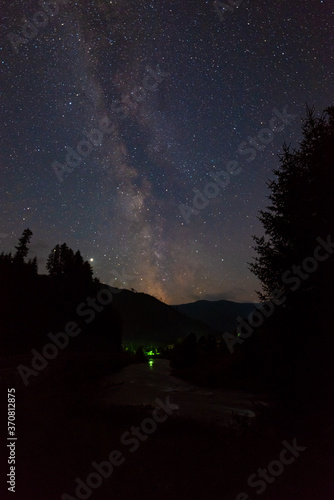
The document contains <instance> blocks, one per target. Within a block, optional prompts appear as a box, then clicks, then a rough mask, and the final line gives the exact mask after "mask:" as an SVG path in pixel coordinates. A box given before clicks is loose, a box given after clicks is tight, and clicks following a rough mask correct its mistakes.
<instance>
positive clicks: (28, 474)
mask: <svg viewBox="0 0 334 500" xmlns="http://www.w3.org/2000/svg"><path fill="white" fill-rule="evenodd" d="M130 368H131V367H130ZM73 375H74V374H73V373H71V372H70V371H67V372H62V373H58V374H52V375H50V376H49V377H44V378H41V379H40V380H38V381H36V384H31V386H29V387H28V388H21V389H20V390H18V392H17V396H16V400H17V436H18V445H17V469H16V471H17V493H16V498H18V499H19V500H21V499H22V500H23V499H26V498H34V500H45V499H46V498H47V499H48V500H56V499H58V500H59V499H61V496H62V495H64V494H65V493H66V494H67V495H69V496H68V497H63V498H66V499H67V500H68V498H79V497H77V496H76V494H75V488H76V486H77V482H76V478H79V479H81V480H82V481H86V479H87V477H88V475H89V474H90V473H91V472H92V463H93V462H96V463H97V464H101V463H102V462H103V461H106V460H107V459H108V457H109V456H110V453H111V451H112V450H118V451H120V452H121V453H122V456H123V457H124V458H125V461H124V463H122V464H121V465H119V466H115V467H114V470H113V473H112V475H111V476H110V477H109V478H106V479H103V481H102V483H101V485H100V486H99V487H98V488H96V489H94V490H93V491H92V494H91V498H92V499H97V500H106V499H109V498H115V499H117V500H128V499H129V498H133V499H134V500H141V499H144V498H145V499H147V498H148V497H152V496H153V497H159V498H161V499H166V500H167V499H173V500H181V499H182V500H183V499H185V498H186V499H188V498H189V499H190V498H191V499H195V500H196V499H198V500H203V499H206V500H216V499H217V500H218V499H219V500H225V499H226V500H230V499H231V500H235V499H236V498H238V497H237V495H238V494H239V493H240V492H242V491H245V492H246V493H247V492H248V493H249V498H252V497H253V496H254V493H255V490H254V488H250V487H249V486H248V485H247V481H248V478H249V476H250V475H251V474H254V473H256V472H257V470H258V468H261V467H262V468H263V467H266V466H267V464H268V463H270V462H271V461H273V460H275V459H276V458H277V456H278V455H279V453H280V452H281V450H282V448H283V445H282V442H283V441H287V442H288V443H290V444H291V443H293V440H294V439H296V440H297V444H298V446H302V447H306V450H305V451H304V452H303V453H300V456H299V457H298V459H296V460H295V461H294V463H292V464H291V465H289V466H286V467H285V469H284V473H282V474H281V476H280V477H278V478H275V482H273V483H270V484H269V483H268V484H267V487H266V491H265V492H264V493H263V495H262V497H261V498H263V500H266V499H270V500H280V499H282V498H284V500H295V499H296V498H303V499H310V500H311V499H312V500H313V499H314V498H321V499H322V500H331V499H332V494H331V489H330V486H331V485H330V484H329V481H330V480H331V479H330V478H331V470H332V463H333V459H334V456H333V442H334V435H333V429H332V423H331V415H329V414H327V415H326V414H323V415H320V414H318V413H317V412H314V415H313V416H311V415H308V416H306V415H304V414H302V413H299V414H298V413H292V412H289V411H287V410H282V409H281V410H280V412H279V413H275V412H271V411H269V412H263V413H262V414H261V415H259V416H258V418H257V420H256V423H255V425H253V426H251V427H245V428H243V427H242V426H241V425H238V423H237V422H235V423H234V424H233V425H231V426H229V427H227V428H226V427H221V426H216V425H214V424H211V425H207V424H205V423H204V422H198V421H196V420H195V419H193V418H189V417H188V418H185V417H181V416H177V411H173V412H172V413H173V414H171V415H169V416H168V418H167V419H166V420H165V421H163V422H161V423H158V424H157V427H156V429H155V430H154V432H152V433H151V434H148V435H147V439H145V440H143V441H142V440H141V439H139V438H138V440H139V442H140V443H139V444H140V446H138V448H137V449H135V450H134V451H133V452H131V450H130V446H129V445H127V446H126V445H124V444H123V443H122V440H121V439H122V436H123V435H124V433H125V432H129V430H130V429H131V428H132V427H135V428H136V427H139V428H141V426H142V423H143V422H144V421H145V419H146V420H147V419H152V414H153V411H154V405H146V404H145V406H143V404H141V405H138V404H136V405H132V406H129V405H127V406H124V405H120V406H117V405H109V406H108V407H106V406H105V405H104V401H103V398H102V399H101V395H102V394H104V390H105V388H106V385H105V383H106V379H105V378H96V379H94V380H90V379H89V378H88V379H81V378H79V377H75V376H73ZM115 376H119V377H120V376H121V373H120V374H117V375H116V374H115ZM108 380H109V378H108ZM115 383H116V382H115ZM180 384H181V385H182V381H180ZM117 387H120V388H121V387H122V386H114V388H115V394H116V393H117V390H118V389H117ZM180 392H181V391H180ZM169 396H170V401H171V402H172V403H173V400H174V401H175V398H173V397H172V396H171V395H170V394H169ZM167 397H168V394H167V393H166V395H165V398H164V399H163V401H164V402H165V401H166V398H167ZM315 415H316V417H317V418H316V420H314V416H315ZM159 417H160V419H162V417H163V415H162V414H159ZM145 429H146V430H147V429H149V424H148V423H146V425H145ZM123 441H124V439H123ZM248 493H247V494H248ZM86 498H88V496H87V497H86ZM244 498H247V497H244ZM238 500H240V497H239V498H238Z"/></svg>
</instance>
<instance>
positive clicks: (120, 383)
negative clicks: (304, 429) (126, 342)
mask: <svg viewBox="0 0 334 500" xmlns="http://www.w3.org/2000/svg"><path fill="white" fill-rule="evenodd" d="M167 396H169V400H170V402H171V403H173V404H174V405H176V406H177V409H176V410H174V414H175V415H180V416H183V417H191V418H193V419H196V420H200V421H205V422H207V423H214V424H216V425H217V424H218V425H226V424H228V423H229V422H230V421H231V417H232V414H233V412H235V413H236V414H239V415H241V416H247V417H249V418H250V419H253V418H254V417H255V416H256V414H257V410H256V407H258V406H261V405H262V406H263V407H265V406H267V405H268V402H266V401H267V397H266V396H265V395H255V394H254V393H251V392H247V391H241V390H226V389H207V388H203V387H198V386H196V385H193V384H191V383H190V382H187V381H186V380H182V379H179V378H177V377H174V376H172V375H170V368H169V361H168V360H165V359H151V360H149V363H147V364H145V363H143V364H134V365H130V366H127V367H126V368H124V369H123V370H122V371H121V372H119V373H116V374H113V375H110V376H109V377H108V380H107V384H106V387H105V390H104V397H103V400H104V403H105V404H107V405H122V406H123V405H136V406H137V405H152V406H155V405H156V403H155V399H156V398H160V399H161V400H162V401H165V400H166V397H167Z"/></svg>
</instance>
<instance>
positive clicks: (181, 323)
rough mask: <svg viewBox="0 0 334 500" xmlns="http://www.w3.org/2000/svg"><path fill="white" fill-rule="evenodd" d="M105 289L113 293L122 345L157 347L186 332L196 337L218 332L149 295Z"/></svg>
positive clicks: (184, 335) (182, 335)
mask: <svg viewBox="0 0 334 500" xmlns="http://www.w3.org/2000/svg"><path fill="white" fill-rule="evenodd" d="M109 288H110V290H111V291H112V292H114V295H113V308H114V310H115V312H116V313H117V314H119V316H120V318H121V324H122V339H123V343H124V344H127V343H133V344H135V345H136V346H138V345H140V344H143V345H149V344H154V345H156V346H157V345H165V344H167V343H174V342H175V341H176V340H177V339H178V338H180V337H186V336H187V335H189V334H190V333H194V334H195V335H196V336H197V338H199V337H201V336H202V335H208V334H210V333H211V334H214V335H217V334H218V332H216V331H214V329H212V328H211V327H210V326H208V325H207V324H204V323H202V322H201V321H200V320H198V319H194V318H189V317H188V316H187V315H185V314H183V313H182V311H178V310H177V309H175V308H174V307H173V306H169V305H167V304H164V303H163V302H161V301H160V300H158V299H156V298H155V297H152V296H151V295H147V294H145V293H137V292H132V291H130V290H122V291H121V292H119V290H117V289H115V288H111V287H109ZM115 292H116V293H115Z"/></svg>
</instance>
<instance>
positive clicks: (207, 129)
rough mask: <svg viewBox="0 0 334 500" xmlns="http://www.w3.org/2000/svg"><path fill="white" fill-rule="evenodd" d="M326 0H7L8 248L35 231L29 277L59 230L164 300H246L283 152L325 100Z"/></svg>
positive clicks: (62, 237)
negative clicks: (311, 109)
mask: <svg viewBox="0 0 334 500" xmlns="http://www.w3.org/2000/svg"><path fill="white" fill-rule="evenodd" d="M330 3H331V2H330V1H326V0H323V1H322V0H311V1H309V2H306V1H305V0H293V1H289V2H287V1H282V0H268V1H264V0H262V1H261V0H260V1H256V2H254V1H248V0H243V1H240V0H231V4H234V5H236V4H239V6H238V7H233V8H232V7H231V8H230V9H228V10H227V9H226V10H225V12H224V13H223V14H222V15H221V16H219V15H218V13H217V12H216V11H215V8H214V5H213V2H212V1H204V0H203V1H200V0H197V1H191V0H175V1H167V0H165V1H162V0H156V1H149V0H147V1H141V0H131V1H130V0H114V1H107V0H91V1H87V0H82V1H80V2H74V1H73V0H62V1H61V0H58V4H55V3H53V2H50V3H49V4H48V3H47V2H46V3H45V2H44V9H45V10H44V14H42V13H41V12H42V7H41V6H43V2H40V3H38V2H37V1H27V0H23V1H19V0H17V1H13V2H11V1H10V0H1V1H0V5H1V53H0V62H1V63H2V64H1V70H2V72H1V87H0V98H1V101H0V102H1V116H0V124H1V125H0V126H1V160H0V168H1V174H2V175H1V196H0V207H1V208H0V217H1V220H0V233H1V234H0V238H1V239H0V246H1V250H4V251H9V250H10V249H12V250H14V245H15V244H16V242H17V239H18V238H19V236H20V235H21V233H22V231H23V230H24V229H25V228H27V227H29V228H30V229H31V230H32V231H33V233H34V235H33V238H32V241H31V247H30V248H31V252H30V254H29V255H30V256H31V257H33V256H34V255H37V257H38V262H39V272H40V273H45V272H46V271H45V261H46V258H47V256H48V254H49V253H50V251H51V249H52V248H53V247H54V246H55V245H56V244H57V243H63V242H66V243H67V244H68V245H69V246H70V247H71V248H73V250H74V251H76V250H77V249H80V250H81V252H82V255H83V256H84V258H85V259H93V260H92V261H91V263H92V266H93V269H94V273H95V276H98V277H99V278H100V279H101V281H103V282H105V283H108V284H111V285H114V286H119V287H125V288H134V289H135V290H137V291H143V292H147V293H150V294H152V295H155V296H156V297H157V298H159V299H162V300H164V301H165V302H167V303H169V304H177V303H184V302H193V301H195V300H198V299H209V300H218V299H229V300H236V301H257V300H258V298H257V295H256V293H255V291H254V290H259V289H260V284H259V283H258V281H257V279H256V278H255V277H254V276H253V275H252V274H251V273H250V271H249V270H248V266H247V262H250V261H251V259H252V257H253V256H254V255H255V254H254V250H253V249H252V246H253V240H252V237H251V236H252V235H253V234H257V235H261V234H262V233H263V230H262V226H261V225H260V223H259V222H258V220H257V216H258V211H259V210H260V209H264V208H265V207H266V206H267V205H268V200H267V196H268V194H269V191H268V187H267V185H266V183H267V181H268V179H269V178H272V173H271V172H272V170H273V168H275V167H277V166H278V158H277V154H279V153H280V152H281V151H282V144H283V142H286V143H288V144H289V143H291V144H292V145H293V146H297V145H298V142H299V140H300V139H301V118H302V117H304V116H305V105H306V103H308V104H309V105H311V106H312V105H314V106H315V110H316V112H317V114H318V113H320V112H322V111H323V110H324V109H325V108H326V107H328V106H329V105H333V70H334V60H333V47H334V28H333V20H334V16H333V14H334V12H333V10H334V9H333V6H330ZM57 11H58V12H57ZM52 13H53V14H54V15H53V16H52V17H50V16H51V15H52ZM25 18H27V19H28V20H29V21H30V23H28V24H24V20H25ZM32 20H33V21H34V22H35V24H37V25H38V27H34V26H33V25H32V24H31V21H32ZM284 109H285V115H288V117H287V118H285V123H283V122H282V121H280V119H279V118H278V115H277V113H278V114H279V113H281V114H282V113H283V110H284ZM274 110H276V113H275V111H274ZM283 114H284V113H283ZM274 117H276V118H274ZM270 124H272V129H273V131H271V130H270ZM282 124H283V126H282ZM99 127H100V129H101V130H100V132H97V129H98V128H99ZM268 127H269V128H268ZM93 129H94V130H93ZM102 129H103V130H102ZM262 129H266V130H265V131H264V132H263V130H262ZM92 131H93V133H92ZM260 131H262V132H260ZM259 132H260V134H259V135H260V137H261V141H262V142H261V141H260V139H257V138H256V137H257V135H258V133H259ZM89 139H90V140H91V142H89ZM82 141H86V142H82ZM249 142H252V143H253V144H252V145H250V144H249ZM92 143H93V144H92ZM247 150H248V151H247ZM78 153H81V154H80V156H78ZM66 161H67V163H66ZM232 161H234V163H231V162H232ZM235 162H238V163H235ZM226 170H229V171H230V174H228V175H227V174H226V173H225V174H220V177H219V179H220V182H221V186H220V187H219V188H217V185H216V187H215V186H214V184H211V185H209V184H208V183H210V182H211V183H213V182H214V178H213V177H212V176H214V175H215V174H219V173H220V172H222V171H225V172H226ZM210 174H211V175H210ZM224 179H225V183H224ZM226 179H227V181H226ZM224 184H225V187H223V186H224ZM204 189H206V193H207V195H208V194H209V196H211V198H203V194H201V195H200V194H199V193H198V191H196V190H199V191H200V192H201V193H203V191H204ZM217 189H218V191H219V192H217ZM194 190H195V191H194ZM194 197H196V199H195V201H194ZM194 203H195V204H194ZM204 205H205V206H204ZM196 206H197V208H196ZM198 207H199V208H198ZM14 251H15V250H14Z"/></svg>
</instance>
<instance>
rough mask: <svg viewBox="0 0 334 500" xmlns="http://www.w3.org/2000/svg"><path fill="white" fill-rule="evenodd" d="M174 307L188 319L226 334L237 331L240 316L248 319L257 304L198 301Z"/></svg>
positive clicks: (228, 301)
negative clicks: (200, 322)
mask: <svg viewBox="0 0 334 500" xmlns="http://www.w3.org/2000/svg"><path fill="white" fill-rule="evenodd" d="M173 307H174V308H175V309H176V310H177V311H179V312H182V313H184V314H186V315H187V316H188V317H190V318H193V319H196V320H199V321H202V322H203V323H205V324H206V325H208V326H210V327H211V328H213V329H214V330H216V331H218V332H220V333H224V332H225V331H229V332H232V331H233V330H235V328H236V326H237V318H238V316H241V317H242V318H247V316H248V315H249V314H250V313H251V312H252V311H253V310H254V309H255V307H256V304H255V303H251V302H244V303H239V302H232V301H230V300H215V301H209V300H198V301H196V302H191V303H189V304H180V305H176V306H173Z"/></svg>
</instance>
